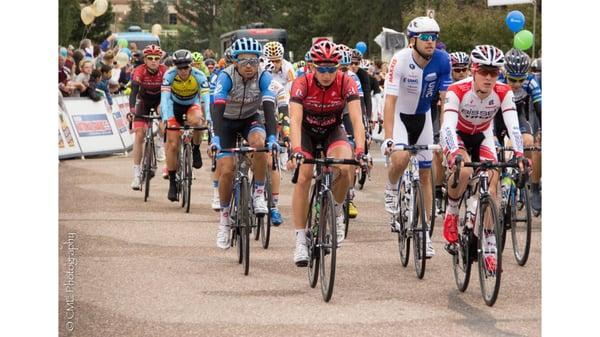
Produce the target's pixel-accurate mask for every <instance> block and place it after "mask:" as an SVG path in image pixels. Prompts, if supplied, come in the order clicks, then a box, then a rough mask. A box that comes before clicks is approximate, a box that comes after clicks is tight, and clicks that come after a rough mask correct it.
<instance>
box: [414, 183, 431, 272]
mask: <svg viewBox="0 0 600 337" xmlns="http://www.w3.org/2000/svg"><path fill="white" fill-rule="evenodd" d="M412 188H413V199H412V201H413V207H412V212H413V223H412V226H411V227H412V238H413V257H414V260H415V272H416V273H417V277H418V278H420V279H422V278H423V276H424V275H425V265H426V260H427V255H426V252H427V221H426V220H425V213H426V212H427V211H426V210H425V201H424V199H423V193H422V191H421V185H420V184H419V182H418V181H414V182H413V183H412Z"/></svg>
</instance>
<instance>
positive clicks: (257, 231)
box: [250, 177, 266, 241]
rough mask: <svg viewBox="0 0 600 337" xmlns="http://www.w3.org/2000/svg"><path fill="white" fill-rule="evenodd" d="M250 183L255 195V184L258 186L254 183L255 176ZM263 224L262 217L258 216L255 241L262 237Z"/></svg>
mask: <svg viewBox="0 0 600 337" xmlns="http://www.w3.org/2000/svg"><path fill="white" fill-rule="evenodd" d="M250 184H251V185H250V186H252V195H254V186H256V185H255V184H254V177H252V182H251V183H250ZM265 185H266V184H265ZM262 224H263V221H262V219H261V218H260V217H257V221H256V232H254V241H258V239H259V238H260V230H261V227H262Z"/></svg>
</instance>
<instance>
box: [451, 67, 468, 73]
mask: <svg viewBox="0 0 600 337" xmlns="http://www.w3.org/2000/svg"><path fill="white" fill-rule="evenodd" d="M467 70H469V69H468V68H467V67H456V68H452V71H454V72H457V73H464V72H467Z"/></svg>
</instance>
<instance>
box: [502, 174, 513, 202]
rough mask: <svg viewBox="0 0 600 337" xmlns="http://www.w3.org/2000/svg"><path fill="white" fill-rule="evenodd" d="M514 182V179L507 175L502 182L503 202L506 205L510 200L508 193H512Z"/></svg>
mask: <svg viewBox="0 0 600 337" xmlns="http://www.w3.org/2000/svg"><path fill="white" fill-rule="evenodd" d="M512 184H513V181H512V179H510V177H509V176H505V177H504V178H502V180H501V182H500V187H501V189H502V204H504V205H506V203H507V201H508V195H509V193H510V187H511V185H512Z"/></svg>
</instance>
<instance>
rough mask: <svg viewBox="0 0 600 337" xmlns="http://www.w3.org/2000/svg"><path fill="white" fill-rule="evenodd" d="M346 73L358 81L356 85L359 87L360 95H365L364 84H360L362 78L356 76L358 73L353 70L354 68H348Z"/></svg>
mask: <svg viewBox="0 0 600 337" xmlns="http://www.w3.org/2000/svg"><path fill="white" fill-rule="evenodd" d="M346 75H348V76H350V78H351V79H353V80H354V82H356V87H357V88H358V96H359V97H364V96H365V93H364V92H363V89H362V85H361V84H360V79H359V78H358V76H356V74H355V73H354V72H352V70H348V71H347V72H346Z"/></svg>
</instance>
